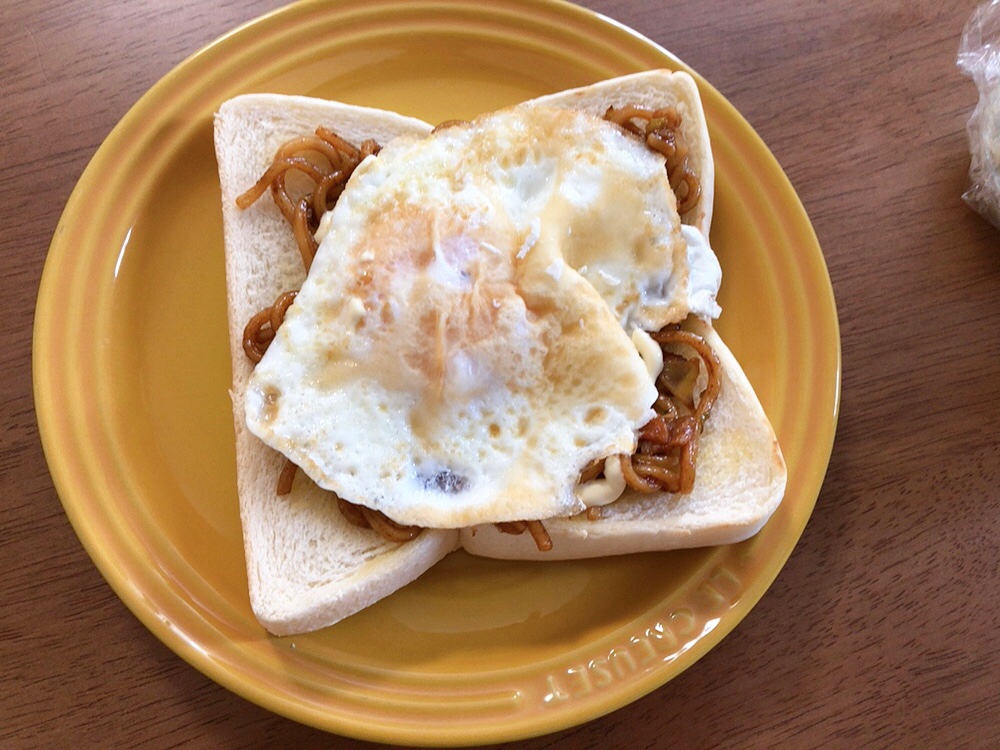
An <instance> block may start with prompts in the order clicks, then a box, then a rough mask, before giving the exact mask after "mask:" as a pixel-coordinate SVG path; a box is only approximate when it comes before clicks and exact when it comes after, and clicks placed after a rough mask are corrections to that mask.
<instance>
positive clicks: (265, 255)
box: [215, 94, 458, 635]
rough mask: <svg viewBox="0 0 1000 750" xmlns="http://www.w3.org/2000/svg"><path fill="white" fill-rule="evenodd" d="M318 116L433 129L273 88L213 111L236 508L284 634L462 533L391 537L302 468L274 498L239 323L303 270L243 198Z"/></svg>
mask: <svg viewBox="0 0 1000 750" xmlns="http://www.w3.org/2000/svg"><path fill="white" fill-rule="evenodd" d="M320 124H324V125H327V126H329V127H332V128H333V129H334V130H336V131H337V132H338V133H340V134H341V135H342V136H343V137H345V138H346V139H347V140H349V141H351V142H353V143H360V142H361V141H362V140H364V139H366V138H375V139H376V140H377V141H379V142H380V143H382V144H385V143H387V142H388V141H389V140H391V139H392V138H394V137H395V136H397V135H400V134H404V133H411V134H417V135H422V134H425V133H428V132H430V129H431V128H430V126H429V125H427V124H425V123H423V122H421V121H419V120H414V119H412V118H407V117H402V116H400V115H397V114H394V113H392V112H384V111H381V110H374V109H367V108H362V107H354V106H349V105H344V104H337V103H333V102H323V101H320V100H317V99H308V98H304V97H288V96H275V95H270V94H248V95H245V96H242V97H238V98H236V99H233V100H230V101H228V102H226V103H225V104H223V105H222V107H221V108H220V110H219V112H218V113H217V115H216V119H215V147H216V156H217V159H218V163H219V176H220V182H221V187H222V211H223V221H224V233H225V244H226V285H227V292H228V294H227V298H228V306H229V334H230V349H231V356H232V366H233V388H232V393H231V397H232V400H233V418H234V422H235V429H236V455H237V485H238V490H239V499H240V518H241V521H242V526H243V539H244V547H245V551H246V563H247V578H248V583H249V590H250V603H251V607H252V609H253V612H254V614H255V615H256V616H257V619H258V620H259V621H260V622H261V624H262V625H263V626H264V627H265V628H267V630H269V631H270V632H272V633H274V634H276V635H288V634H293V633H302V632H306V631H310V630H316V629H318V628H321V627H325V626H327V625H331V624H333V623H334V622H337V621H338V620H341V619H343V618H345V617H347V616H349V615H351V614H354V613H355V612H357V611H359V610H361V609H363V608H365V607H367V606H369V605H370V604H372V603H374V602H376V601H378V600H379V599H382V598H384V597H386V596H388V595H389V594H390V593H392V592H393V591H395V590H396V589H398V588H400V587H402V586H404V585H406V584H407V583H409V582H410V581H412V580H414V579H415V578H416V577H417V576H419V575H420V574H421V573H423V572H424V571H426V570H427V569H428V568H430V567H431V566H433V565H434V564H435V563H436V562H437V561H438V560H440V559H441V558H442V557H444V556H445V555H447V554H448V553H449V552H451V551H452V550H454V549H455V547H456V544H457V539H458V534H457V532H455V531H451V530H448V531H432V530H426V531H424V532H423V533H422V534H421V535H420V536H419V537H417V539H415V540H414V541H412V542H409V543H406V544H394V543H390V542H386V541H384V540H383V539H382V538H381V537H379V536H378V535H377V534H376V533H375V532H373V531H370V530H368V529H359V528H357V527H355V526H351V525H350V524H349V523H347V521H345V520H344V518H343V517H342V515H341V513H340V511H339V510H338V509H337V506H336V502H335V501H333V500H332V499H331V498H332V496H331V495H330V494H329V493H325V492H323V491H321V490H319V489H318V488H317V487H316V486H315V485H314V484H313V483H312V482H310V481H309V480H308V479H306V478H305V477H299V478H298V479H297V481H296V482H295V484H294V486H293V490H292V493H291V494H290V495H287V496H284V497H278V496H277V495H276V494H275V489H276V482H277V478H278V475H279V473H280V471H281V467H282V465H283V463H284V459H283V458H282V457H281V456H280V455H278V454H277V453H275V452H274V451H272V450H271V449H270V448H267V447H266V446H264V444H263V443H261V442H260V441H259V440H258V439H257V438H255V437H254V436H253V435H251V434H250V432H249V431H248V430H247V428H246V421H245V419H244V414H243V393H244V391H245V388H246V384H247V380H248V378H249V376H250V373H251V372H252V368H253V366H252V364H251V363H250V361H249V360H248V359H247V357H246V355H245V354H244V353H243V348H242V335H243V328H244V326H245V325H246V323H247V321H249V319H250V317H251V316H252V315H253V314H254V313H256V312H257V311H258V310H261V309H263V308H264V307H267V306H268V305H270V304H272V303H273V302H274V300H275V298H276V297H277V296H278V295H279V294H280V293H282V292H284V291H288V290H290V289H298V287H299V286H300V285H301V283H302V281H303V279H304V278H305V271H304V270H303V266H302V261H301V259H300V256H299V252H298V250H297V249H296V246H295V243H294V240H293V238H292V234H291V231H290V230H289V228H288V225H287V223H286V222H285V220H284V219H283V218H282V216H281V214H280V212H279V211H278V209H277V208H276V207H275V205H274V202H273V201H272V200H271V198H270V195H265V196H264V197H263V198H261V199H260V200H258V201H257V202H256V203H255V204H254V205H253V206H251V207H250V208H249V209H247V210H245V211H243V210H240V209H239V208H238V207H237V206H236V203H235V200H236V197H237V196H238V195H239V194H241V193H242V192H244V191H245V190H246V189H247V188H249V187H250V186H251V185H253V184H254V182H255V181H256V180H257V178H258V177H260V175H261V174H263V172H264V171H265V170H266V169H267V167H268V166H269V165H270V163H271V160H272V158H273V156H274V153H275V151H276V150H277V148H278V146H279V145H281V144H282V143H283V142H285V141H287V140H289V139H290V138H292V137H294V136H298V135H306V134H310V133H312V132H313V131H314V130H315V129H316V126H317V125H320Z"/></svg>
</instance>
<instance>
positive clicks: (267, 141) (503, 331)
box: [216, 71, 784, 635]
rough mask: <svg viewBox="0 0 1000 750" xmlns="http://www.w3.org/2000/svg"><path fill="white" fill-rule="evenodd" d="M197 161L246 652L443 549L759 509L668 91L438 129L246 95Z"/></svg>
mask: <svg viewBox="0 0 1000 750" xmlns="http://www.w3.org/2000/svg"><path fill="white" fill-rule="evenodd" d="M216 152H217V157H218V162H219V172H220V184H221V188H222V199H223V218H224V232H225V245H226V269H227V291H228V310H229V322H230V341H231V355H232V361H233V388H232V399H233V410H234V423H235V430H236V440H237V484H238V493H239V499H240V514H241V522H242V526H243V534H244V545H245V550H246V559H247V572H248V582H249V592H250V599H251V606H252V608H253V611H254V613H255V615H256V616H257V618H258V619H259V620H260V622H261V623H262V624H263V625H264V627H265V628H267V629H268V630H269V631H270V632H272V633H275V634H278V635H283V634H292V633H299V632H305V631H308V630H314V629H317V628H320V627H324V626H326V625H329V624H332V623H334V622H336V621H338V620H340V619H343V618H344V617H347V616H349V615H351V614H353V613H354V612H357V611H358V610H360V609H362V608H364V607H366V606H368V605H369V604H371V603H373V602H375V601H377V600H379V599H381V598H383V597H385V596H387V595H389V594H390V593H391V592H392V591H394V590H396V589H398V588H399V587H401V586H404V585H406V584H407V583H409V582H410V581H411V580H413V579H414V578H416V577H417V576H419V575H420V574H421V573H423V572H424V571H426V570H427V569H429V568H430V567H432V566H433V565H434V564H435V563H436V562H437V561H439V560H440V559H441V558H443V557H444V556H445V555H447V554H449V553H451V552H453V551H454V550H456V549H458V548H459V547H464V548H465V549H466V550H468V551H469V552H471V553H473V554H479V555H486V556H490V557H502V558H513V559H521V558H539V559H561V558H567V557H591V556H598V555H609V554H622V553H626V552H632V551H641V550H653V549H671V548H676V547H682V546H697V545H701V544H718V543H726V542H732V541H737V540H739V539H741V538H746V537H747V536H750V535H752V534H753V533H755V532H756V531H757V530H758V529H759V528H760V526H761V525H763V523H764V522H765V521H766V519H767V517H769V516H770V514H771V513H772V512H773V510H774V509H775V507H776V506H777V503H778V502H779V501H780V499H781V494H782V493H783V488H784V464H783V461H782V459H781V454H780V450H779V449H778V447H777V442H776V440H775V439H774V433H773V431H772V430H771V428H770V425H769V423H768V421H767V418H766V416H765V415H764V412H763V410H762V409H761V407H760V405H759V403H758V402H757V399H756V396H755V395H754V394H753V389H752V388H751V387H750V385H749V383H748V382H747V380H746V378H745V376H744V375H743V373H742V371H741V370H740V368H739V365H738V363H736V360H735V359H734V358H733V357H732V355H731V354H729V352H728V350H727V349H726V348H725V345H724V344H723V343H722V342H721V340H720V339H719V338H718V336H717V334H715V332H714V330H713V329H712V327H711V323H710V321H711V320H712V319H713V318H714V317H716V316H717V315H718V314H719V310H718V305H717V304H716V302H715V294H716V292H717V290H718V284H719V281H720V277H721V271H720V270H719V268H718V262H717V260H715V258H714V255H713V254H712V253H711V250H710V248H709V247H708V243H707V234H708V230H709V229H710V223H711V204H712V193H713V189H714V173H713V166H712V160H711V151H710V147H709V142H708V133H707V128H706V127H705V123H704V115H703V113H702V111H701V104H700V100H699V99H698V96H697V89H696V87H695V84H694V82H693V80H692V79H690V77H689V76H686V75H685V74H682V73H668V72H665V71H654V72H652V73H648V74H639V75H637V76H629V77H625V78H622V79H616V80H613V81H608V82H604V83H600V84H596V85H594V86H591V87H586V88H583V89H578V90H574V91H569V92H562V93H560V94H556V95H552V96H549V97H543V98H541V99H536V100H533V101H531V102H526V103H523V104H521V105H517V106H515V107H511V108H508V109H505V110H501V111H499V112H496V113H489V114H486V115H483V116H481V117H479V118H476V119H474V120H472V121H470V122H448V123H442V124H438V125H437V126H436V127H435V126H432V125H430V124H428V123H423V122H421V121H419V120H414V119H412V118H407V117H403V116H400V115H397V114H395V113H391V112H385V111H380V110H373V109H368V108H362V107H355V106H349V105H344V104H339V103H335V102H326V101H320V100H315V99H309V98H304V97H288V96H276V95H267V94H255V95H246V96H243V97H238V98H236V99H234V100H231V101H229V102H226V103H225V104H224V105H223V106H222V107H221V108H220V110H219V112H218V114H217V117H216ZM267 193H270V196H268V195H267ZM664 389H666V391H668V393H666V394H665V393H664Z"/></svg>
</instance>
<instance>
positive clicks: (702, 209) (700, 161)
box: [531, 70, 715, 237]
mask: <svg viewBox="0 0 1000 750" xmlns="http://www.w3.org/2000/svg"><path fill="white" fill-rule="evenodd" d="M531 103H535V104H544V105H547V106H549V107H561V108H563V109H578V110H582V111H585V112H591V113H593V114H596V115H602V116H603V115H604V113H605V112H606V111H607V109H608V107H609V106H615V107H623V106H625V105H627V104H634V105H636V106H639V107H645V108H647V109H658V108H661V107H671V106H672V107H675V108H676V109H677V112H678V114H679V115H680V116H681V127H680V131H681V135H683V136H684V140H685V141H686V142H687V144H688V148H689V149H690V158H691V160H692V168H693V169H694V170H695V172H696V173H697V174H698V178H699V180H700V182H701V199H700V200H699V201H698V204H697V205H696V206H695V207H694V208H693V209H692V210H691V211H689V212H688V213H686V214H682V215H681V221H683V222H684V223H685V224H691V225H692V226H695V227H698V229H700V230H701V233H702V234H703V235H705V236H706V237H708V232H709V230H710V229H711V227H712V205H713V203H714V201H715V162H714V160H713V159H712V145H711V142H710V140H709V136H708V124H707V123H706V121H705V110H704V108H703V107H702V103H701V96H700V95H699V94H698V84H697V83H695V81H694V79H693V78H692V77H691V76H690V75H688V74H687V73H685V72H683V71H677V72H673V71H669V70H649V71H645V72H642V73H633V74H631V75H627V76H621V77H619V78H612V79H610V80H607V81H599V82H598V83H594V84H591V85H589V86H583V87H581V88H577V89H568V90H566V91H560V92H557V93H555V94H549V95H547V96H542V97H539V98H537V99H532V100H531Z"/></svg>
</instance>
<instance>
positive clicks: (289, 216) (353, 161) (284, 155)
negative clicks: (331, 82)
mask: <svg viewBox="0 0 1000 750" xmlns="http://www.w3.org/2000/svg"><path fill="white" fill-rule="evenodd" d="M380 150H381V146H379V144H378V143H377V142H376V141H374V140H371V139H369V140H366V141H363V142H362V144H361V146H360V147H358V146H355V145H354V144H352V143H348V142H347V141H346V140H344V139H343V138H341V137H340V136H339V135H337V134H336V133H334V132H333V131H332V130H330V129H328V128H324V127H323V126H320V127H318V128H316V133H315V135H306V136H300V137H299V138H293V139H292V140H290V141H287V142H286V143H284V144H282V146H281V147H280V148H279V149H278V151H277V153H276V154H275V155H274V161H272V162H271V166H270V167H268V169H267V171H266V172H264V174H262V175H261V177H260V179H259V180H257V182H256V183H255V184H254V186H253V187H252V188H250V189H249V190H247V191H246V192H245V193H243V195H241V196H239V197H238V198H237V199H236V205H237V206H239V207H240V208H244V209H245V208H249V207H250V206H251V205H253V204H254V203H255V202H256V201H257V199H258V198H260V197H261V196H262V195H263V194H264V191H265V190H267V189H268V188H270V189H271V195H272V197H273V198H274V202H275V204H276V205H277V206H278V209H279V210H280V211H281V214H282V216H284V217H285V219H286V220H287V221H288V223H289V224H290V225H291V226H292V230H293V232H294V233H295V243H296V245H298V248H299V252H300V253H301V254H302V263H303V265H305V267H306V271H308V270H309V267H310V266H311V265H312V259H313V256H314V255H315V254H316V249H317V247H318V245H317V244H316V239H315V236H314V235H315V234H316V230H317V229H318V228H319V220H320V219H321V218H322V217H323V214H325V213H326V212H327V211H329V210H330V209H331V208H333V206H334V205H335V204H336V202H337V199H338V198H339V197H340V194H341V193H342V192H344V187H345V186H346V185H347V181H348V180H349V179H350V178H351V175H352V174H353V173H354V169H355V168H356V167H357V166H358V164H360V163H361V162H362V160H363V159H364V158H365V157H366V156H373V155H375V154H377V153H378V152H379V151H380ZM310 156H311V157H312V158H309V157H310ZM316 157H320V158H318V159H317V158H316ZM293 170H294V171H297V172H300V173H302V174H304V175H305V176H306V177H308V178H310V179H311V180H312V182H313V190H312V193H308V194H306V195H303V196H301V197H299V198H298V199H295V198H292V196H291V195H290V194H289V192H288V186H287V185H286V178H287V176H288V173H289V172H290V171H293Z"/></svg>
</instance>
